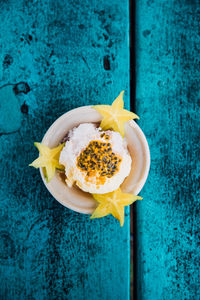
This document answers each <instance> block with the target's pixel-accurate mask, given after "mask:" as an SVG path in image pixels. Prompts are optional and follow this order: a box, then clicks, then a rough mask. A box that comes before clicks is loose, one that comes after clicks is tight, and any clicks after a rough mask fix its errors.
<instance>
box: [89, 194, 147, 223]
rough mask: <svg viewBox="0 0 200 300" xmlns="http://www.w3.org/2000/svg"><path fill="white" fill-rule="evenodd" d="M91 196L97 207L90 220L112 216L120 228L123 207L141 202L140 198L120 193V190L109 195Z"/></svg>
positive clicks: (122, 219)
mask: <svg viewBox="0 0 200 300" xmlns="http://www.w3.org/2000/svg"><path fill="white" fill-rule="evenodd" d="M92 196H93V197H94V199H95V200H96V201H97V202H98V203H99V205H98V207H97V208H96V210H95V211H94V212H93V214H92V216H91V217H90V218H91V219H95V218H102V217H105V216H107V215H109V214H112V215H113V216H114V217H115V218H116V219H117V220H119V221H120V225H121V226H123V225H124V206H127V205H130V204H132V203H133V202H135V201H136V200H142V197H140V196H134V195H132V194H128V193H122V192H121V189H120V188H119V189H117V190H116V191H114V192H111V193H107V194H92Z"/></svg>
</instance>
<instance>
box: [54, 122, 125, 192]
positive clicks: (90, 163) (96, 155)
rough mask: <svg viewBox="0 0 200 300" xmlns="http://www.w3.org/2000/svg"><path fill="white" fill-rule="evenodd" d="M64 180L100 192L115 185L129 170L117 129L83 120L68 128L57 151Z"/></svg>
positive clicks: (115, 187)
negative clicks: (75, 126) (105, 129)
mask: <svg viewBox="0 0 200 300" xmlns="http://www.w3.org/2000/svg"><path fill="white" fill-rule="evenodd" d="M59 162H60V164H62V165H64V166H65V174H66V177H67V179H66V183H67V184H68V186H70V187H71V186H72V185H73V184H74V183H76V185H77V186H78V187H79V188H80V189H81V190H83V191H85V192H89V193H94V194H104V193H109V192H112V191H114V190H116V189H118V188H119V186H120V185H121V184H122V182H123V181H124V179H125V178H126V177H127V176H128V175H129V173H130V170H131V157H130V155H129V153H128V150H127V144H126V140H125V139H123V138H122V137H121V135H120V134H119V133H118V132H114V131H110V130H107V131H101V130H100V128H97V127H96V126H95V125H94V124H91V123H85V124H81V125H79V126H78V127H77V128H74V129H72V130H71V131H70V132H69V140H68V141H67V142H66V144H65V147H64V148H63V150H62V152H61V154H60V161H59Z"/></svg>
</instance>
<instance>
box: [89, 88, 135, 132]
mask: <svg viewBox="0 0 200 300" xmlns="http://www.w3.org/2000/svg"><path fill="white" fill-rule="evenodd" d="M123 95H124V91H122V92H121V93H120V94H119V96H118V97H117V98H116V99H115V101H114V102H113V103H112V105H95V106H93V108H95V109H96V110H97V111H98V112H99V113H100V114H101V115H102V117H103V119H102V121H101V124H100V127H101V128H102V129H103V130H108V129H113V130H114V131H117V132H119V133H120V134H121V135H122V136H123V137H124V124H125V123H126V122H127V121H129V120H132V119H139V117H138V116H137V115H136V114H134V113H132V112H130V111H128V110H126V109H124V101H123Z"/></svg>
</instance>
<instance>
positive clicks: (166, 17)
mask: <svg viewBox="0 0 200 300" xmlns="http://www.w3.org/2000/svg"><path fill="white" fill-rule="evenodd" d="M199 19H200V6H199V1H186V0H183V1H158V0H154V1H148V0H142V1H136V75H137V76H136V112H137V114H138V115H139V116H140V117H141V120H140V125H141V128H142V129H143V130H144V132H145V134H146V136H147V139H148V141H149V145H150V151H151V170H150V175H149V179H148V182H147V184H146V185H145V187H144V189H143V190H142V192H141V195H142V196H143V197H144V200H143V201H141V202H139V203H137V204H136V205H137V258H136V260H137V275H138V276H137V295H138V299H147V300H151V299H152V300H165V299H168V300H169V299H173V300H174V299H176V300H182V299H187V300H189V299H195V300H197V299H200V289H199V286H200V271H199V259H200V250H199V245H200V244H199V243H200V236H199V227H200V213H199V212H200V202H199V200H200V199H199V182H200V181H199V171H200V169H199V157H200V153H199V105H200V101H199V86H200V81H199V78H200V57H199V53H200V37H199V30H200V27H199Z"/></svg>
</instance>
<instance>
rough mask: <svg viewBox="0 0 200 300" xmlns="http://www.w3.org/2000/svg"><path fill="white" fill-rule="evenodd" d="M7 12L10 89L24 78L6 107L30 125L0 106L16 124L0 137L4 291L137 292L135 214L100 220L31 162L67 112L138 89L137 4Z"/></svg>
mask: <svg viewBox="0 0 200 300" xmlns="http://www.w3.org/2000/svg"><path fill="white" fill-rule="evenodd" d="M0 12H1V23H0V40H1V44H0V47H1V51H0V78H1V86H3V85H5V84H8V83H20V82H24V83H23V84H22V85H20V84H18V85H17V87H16V88H15V93H13V92H12V90H10V93H11V94H12V96H11V98H10V97H7V104H6V105H9V106H10V105H12V103H14V102H13V101H15V106H12V108H13V111H12V114H13V115H15V116H18V117H17V120H20V122H21V124H20V122H18V121H15V122H14V119H13V115H12V120H10V119H9V116H8V115H6V114H7V113H8V111H7V109H6V105H3V106H0V110H1V111H0V118H1V116H2V115H4V120H5V119H6V118H7V119H6V120H7V121H6V124H4V126H7V127H8V126H10V124H12V125H13V126H14V127H13V128H11V129H9V131H12V133H11V134H9V135H8V134H6V133H7V132H6V131H5V130H2V131H1V136H0V161H1V180H0V200H1V201H0V203H1V221H0V222H1V230H0V235H1V254H0V260H1V277H0V298H1V299H15V300H17V299H37V300H40V299H73V300H75V299H79V300H81V299H84V300H85V299H88V300H90V299H91V300H93V299H115V300H116V299H119V300H121V299H122V300H124V299H129V284H130V280H129V256H130V240H129V211H128V210H127V211H126V222H125V225H124V227H123V228H120V226H119V224H118V222H117V221H116V220H115V219H114V218H112V217H106V218H103V219H100V220H93V221H91V220H89V218H88V216H86V215H81V214H78V213H75V212H72V211H70V210H68V209H66V208H64V207H63V206H61V205H60V204H59V203H58V202H56V201H55V200H54V199H53V198H52V197H51V196H50V194H49V193H48V191H47V190H46V189H45V187H44V185H43V183H42V181H41V178H40V175H39V172H38V171H37V170H34V169H31V168H28V164H29V163H30V162H31V161H33V159H34V158H35V157H36V156H37V154H38V153H37V151H36V150H35V149H34V147H33V142H34V141H40V140H41V139H42V137H43V135H44V133H45V131H46V130H47V128H48V127H49V126H50V125H51V124H52V123H53V121H54V120H55V119H56V118H57V117H59V116H60V115H61V114H63V113H65V112H66V111H68V110H70V109H73V108H75V107H78V106H81V105H87V104H97V103H102V104H103V103H111V102H112V101H113V99H114V98H115V97H116V96H117V95H118V94H119V92H120V91H121V90H122V89H126V90H127V91H128V88H129V86H128V84H129V50H128V1H127V0H122V1H117V0H112V1H107V2H106V1H103V0H101V1H91V0H85V1H81V0H68V1H54V0H52V1H50V0H49V1H33V0H15V1H11V0H8V1H0ZM9 88H11V86H10V87H9ZM3 91H4V90H3V88H2V89H1V93H3ZM4 96H5V95H4ZM12 97H13V98H12ZM16 99H17V100H16ZM128 99H129V98H128V94H126V95H125V103H126V107H127V108H128V107H129V101H128ZM17 103H18V104H17ZM19 108H20V110H19ZM16 123H17V125H16ZM18 127H19V128H18ZM9 128H10V127H9ZM1 129H2V127H1ZM16 130H17V131H16ZM13 131H16V132H13Z"/></svg>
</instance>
